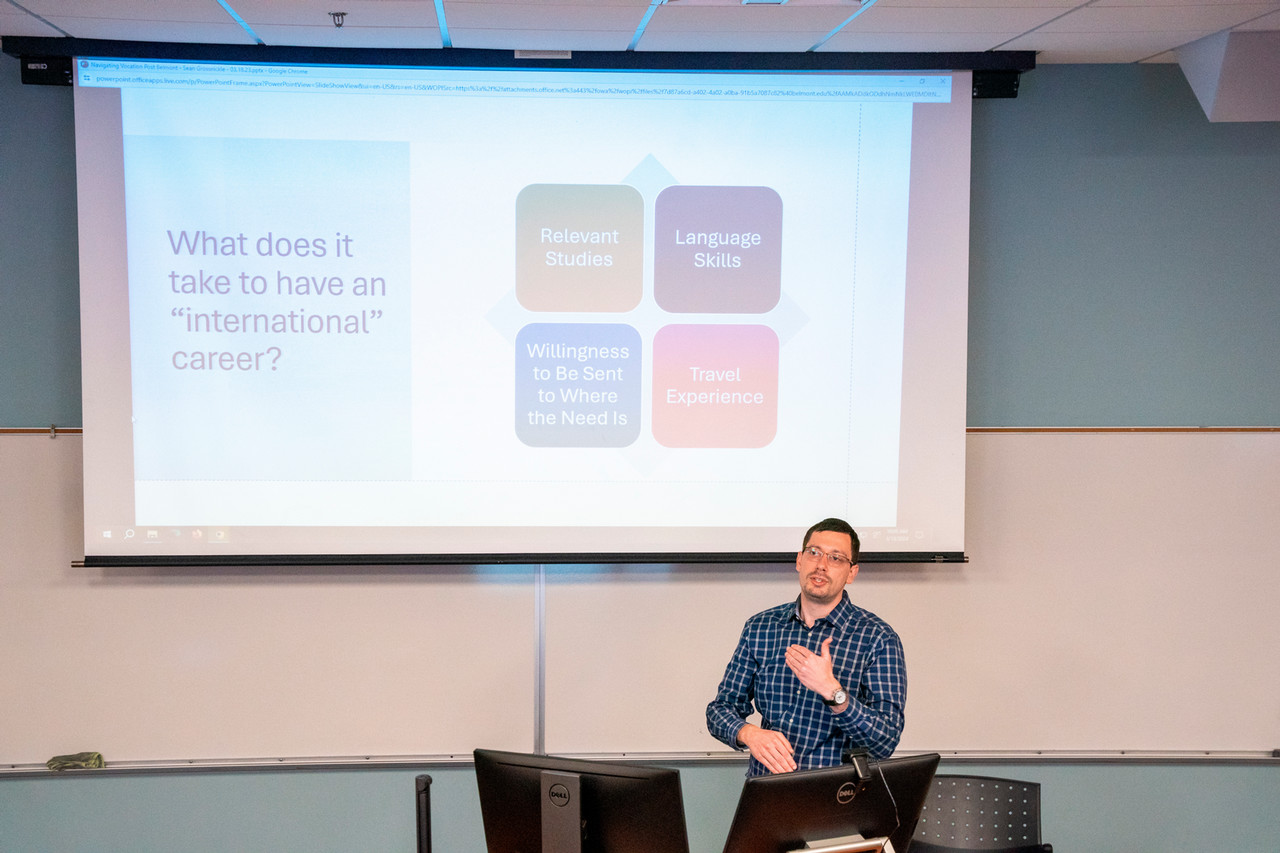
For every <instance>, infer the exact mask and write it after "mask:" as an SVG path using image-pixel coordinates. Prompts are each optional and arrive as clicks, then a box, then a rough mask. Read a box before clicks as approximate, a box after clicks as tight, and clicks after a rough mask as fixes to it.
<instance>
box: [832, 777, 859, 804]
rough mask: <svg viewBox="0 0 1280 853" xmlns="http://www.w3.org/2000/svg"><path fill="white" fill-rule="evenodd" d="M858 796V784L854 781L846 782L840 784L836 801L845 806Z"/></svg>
mask: <svg viewBox="0 0 1280 853" xmlns="http://www.w3.org/2000/svg"><path fill="white" fill-rule="evenodd" d="M856 796H858V786H857V785H855V784H854V783H852V782H845V783H844V784H843V785H841V786H840V790H838V791H836V802H837V803H839V804H840V805H842V806H843V805H846V804H848V803H852V802H853V798H854V797H856Z"/></svg>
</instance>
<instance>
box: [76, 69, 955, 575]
mask: <svg viewBox="0 0 1280 853" xmlns="http://www.w3.org/2000/svg"><path fill="white" fill-rule="evenodd" d="M78 72H79V81H78V90H77V110H78V126H81V125H83V126H86V127H87V126H88V125H90V124H91V117H93V116H105V117H108V118H110V117H112V116H114V117H115V120H116V121H118V122H119V130H118V131H116V132H117V133H118V134H119V137H118V140H117V141H116V143H115V144H116V145H118V146H119V151H120V162H121V167H120V169H121V172H120V175H119V179H118V185H119V189H120V197H121V198H122V200H123V217H124V224H125V227H124V242H125V245H124V257H125V262H124V264H123V266H124V271H123V277H124V279H125V281H124V282H121V283H119V284H124V285H125V287H124V288H123V291H122V292H123V294H127V297H122V298H124V300H125V310H124V312H123V313H124V314H125V315H126V316H127V329H126V330H125V331H123V332H118V333H116V337H115V338H111V336H110V333H106V332H104V333H102V334H103V336H104V337H103V339H102V341H101V342H99V341H98V339H97V335H98V333H97V332H95V331H94V330H92V329H87V330H86V332H85V358H86V365H88V363H89V360H90V359H96V358H100V357H101V358H111V357H113V353H111V352H110V350H111V348H112V347H111V342H112V341H113V340H114V341H116V342H117V343H119V342H123V341H125V340H126V339H127V352H128V358H129V365H128V376H129V380H128V387H127V388H124V387H120V388H117V389H116V390H117V391H118V392H119V395H118V396H111V397H109V398H105V399H104V400H103V402H102V406H103V407H104V413H103V414H102V415H101V423H102V431H103V433H104V434H105V435H114V436H115V439H118V444H117V445H116V448H117V452H119V451H120V450H123V451H124V452H127V453H129V454H130V457H131V459H132V470H131V474H130V479H129V481H128V482H127V483H122V482H120V481H119V479H118V478H117V480H116V481H114V482H107V483H105V484H103V485H101V486H91V485H90V484H89V483H86V490H87V498H86V507H87V509H86V551H87V552H89V551H93V552H101V553H107V554H113V553H130V552H131V550H132V549H137V551H138V552H139V553H141V554H142V555H144V556H145V555H147V554H148V553H172V554H184V553H193V552H203V551H206V550H209V549H214V551H213V552H214V553H226V554H235V553H244V554H266V553H276V552H280V553H289V552H299V553H348V552H350V553H378V552H381V551H386V552H388V553H423V554H431V553H442V554H454V555H456V554H463V555H466V554H471V553H476V554H496V555H502V554H511V553H518V554H537V553H545V552H551V553H569V552H575V551H579V550H585V551H588V552H592V553H616V552H656V553H665V552H693V553H699V552H702V551H708V552H725V551H732V552H743V551H752V550H786V549H794V546H795V545H796V544H797V543H795V542H793V541H791V539H792V538H794V534H795V532H796V529H797V528H799V529H800V530H803V528H804V527H805V526H807V525H808V524H809V523H811V522H812V521H813V520H815V519H816V518H820V517H823V516H826V515H840V516H844V517H847V518H849V519H850V520H851V521H852V522H853V523H854V524H855V525H856V526H859V527H860V528H863V529H867V530H875V531H883V532H884V533H885V535H886V536H888V537H890V538H888V539H885V540H884V541H883V543H882V544H883V545H884V546H885V548H886V549H887V550H910V546H911V545H912V544H916V543H914V542H912V541H909V540H922V539H925V540H928V541H927V544H922V547H925V548H944V549H945V548H950V549H952V550H954V549H956V548H958V547H962V540H960V539H959V538H957V536H956V535H955V530H956V527H957V522H956V518H957V517H958V518H959V519H960V522H961V524H960V526H961V528H962V513H959V514H955V513H953V516H952V517H951V518H950V519H943V520H941V521H940V520H937V519H936V518H934V519H928V520H925V521H923V522H921V521H919V520H913V519H912V518H911V515H912V512H911V511H909V510H908V511H907V512H906V517H904V515H903V512H904V510H903V500H902V498H903V496H902V492H903V484H902V482H901V480H902V476H903V475H902V471H901V468H902V466H901V461H900V460H901V458H902V456H903V453H904V447H903V436H904V434H908V435H909V434H910V430H906V431H905V432H904V425H903V422H902V419H903V412H904V396H903V395H904V392H903V388H904V357H906V358H909V357H910V356H909V355H907V356H904V352H906V345H907V341H908V339H909V334H908V326H909V323H908V319H907V305H908V257H909V251H908V243H909V239H908V237H909V234H911V233H912V232H911V230H910V227H909V223H910V217H911V212H910V210H909V206H910V204H909V203H910V200H911V198H912V163H913V160H912V150H913V142H914V141H915V140H913V127H914V126H915V121H914V119H915V115H916V113H915V110H916V109H917V108H918V107H919V106H920V105H934V104H938V105H948V104H951V102H952V93H953V88H954V87H953V80H952V78H951V76H950V75H938V74H933V75H926V76H913V77H905V76H902V75H882V76H870V77H859V76H853V75H835V76H825V75H820V76H816V77H812V76H804V75H800V76H794V77H793V76H775V75H763V74H756V75H753V74H732V75H723V74H722V75H711V79H708V77H707V76H706V75H703V76H696V75H687V74H678V73H666V74H637V73H618V72H611V73H603V72H596V73H592V74H588V73H585V72H575V73H571V72H537V73H534V72H528V71H502V70H482V71H474V70H468V71H461V70H439V69H435V70H432V69H414V70H408V69H369V68H340V67H322V66H290V67H276V66H253V65H219V66H214V67H203V66H198V65H191V64H182V63H166V62H135V61H121V60H80V61H79V62H78ZM81 112H82V113H83V115H81ZM105 124H106V125H109V124H110V122H109V121H108V122H105ZM965 126H966V127H967V125H965ZM96 132H100V133H110V132H111V131H110V128H109V127H107V128H106V129H99V130H97V131H96ZM917 156H918V155H917ZM82 181H83V177H82ZM102 182H103V183H105V184H107V185H109V186H110V185H113V182H112V180H111V179H110V178H107V179H102ZM81 192H82V196H83V195H85V194H86V188H85V186H84V184H83V182H82V190H81ZM81 201H82V219H81V221H82V228H83V227H85V220H86V217H85V213H84V210H83V208H84V207H85V205H86V204H92V201H91V200H86V199H85V198H82V200H81ZM101 204H102V205H103V206H104V207H105V208H106V209H107V211H108V212H109V211H110V208H111V205H112V204H113V202H112V201H111V200H110V199H107V200H105V201H103V202H101ZM89 227H94V226H89ZM103 239H107V237H104V238H103ZM91 242H92V241H91ZM84 252H85V249H84V248H83V247H82V256H83V254H84ZM85 265H86V264H85V261H84V259H83V257H82V267H85ZM103 266H104V269H106V270H108V271H107V272H104V274H103V275H102V276H101V278H102V282H101V283H100V284H97V285H95V284H93V283H92V281H90V282H89V283H87V284H86V285H85V287H86V288H90V287H101V288H103V290H104V291H105V292H106V293H107V294H108V295H106V296H98V297H94V298H95V299H104V300H106V301H107V302H108V303H110V301H111V300H112V299H113V298H115V297H112V296H111V295H109V294H110V292H111V288H112V287H115V286H118V283H115V282H113V281H112V280H111V274H110V272H109V267H110V265H109V264H103ZM92 278H93V276H92V275H90V276H89V279H92ZM961 290H963V288H961ZM962 326H963V317H961V327H962ZM961 340H963V332H961ZM961 358H963V356H962V355H961ZM94 396H95V395H90V394H88V393H86V425H87V426H88V423H89V420H90V414H89V411H88V409H89V408H90V402H89V400H90V398H91V397H94ZM952 396H954V395H952ZM962 399H963V395H962V394H961V400H962ZM95 405H96V404H95ZM962 417H963V412H962V411H961V418H962ZM961 423H962V421H961ZM126 424H127V426H126ZM86 432H87V433H88V432H89V430H88V429H86ZM946 440H947V441H950V442H952V443H953V444H954V443H955V442H957V441H962V440H963V435H962V434H961V435H959V436H950V437H948V438H947V439H946ZM88 452H89V451H88V450H87V453H88ZM90 468H91V466H89V465H87V470H90ZM942 473H946V474H947V476H949V477H952V478H953V479H954V480H956V481H957V482H962V479H963V465H962V463H961V464H960V466H959V472H958V474H957V473H956V472H950V473H948V472H942ZM94 488H97V489H99V490H100V491H99V492H97V493H96V494H98V495H99V497H97V498H94V497H93V496H92V495H89V494H88V492H89V491H90V490H91V489H94ZM907 491H908V492H909V491H911V487H910V486H909V487H908V488H907ZM494 531H497V535H498V536H499V537H500V538H501V541H499V542H494V541H490V540H487V539H486V537H490V536H491V535H494ZM751 531H755V532H751ZM708 532H710V533H711V537H710V539H708V538H706V535H707V534H708ZM939 534H941V535H939ZM877 535H878V534H877ZM895 535H896V536H898V537H899V538H901V539H902V540H904V541H903V542H902V543H899V544H902V545H903V546H904V547H902V548H895V547H891V546H893V545H894V544H895V543H894V542H893V541H892V537H893V536H895ZM875 538H876V537H875V536H873V540H872V542H874V540H875ZM775 543H776V545H775ZM869 544H870V543H869ZM148 545H150V546H152V548H153V551H151V552H148V551H147V550H146V548H147V546H148Z"/></svg>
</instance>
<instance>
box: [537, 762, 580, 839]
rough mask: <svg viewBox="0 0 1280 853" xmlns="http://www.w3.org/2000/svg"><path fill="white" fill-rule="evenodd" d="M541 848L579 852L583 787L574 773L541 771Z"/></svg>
mask: <svg viewBox="0 0 1280 853" xmlns="http://www.w3.org/2000/svg"><path fill="white" fill-rule="evenodd" d="M539 790H540V791H541V792H542V849H543V850H544V851H555V853H582V796H581V794H582V786H581V779H580V778H579V777H578V774H577V773H562V772H560V771H557V770H543V771H542V780H541V782H540V783H539Z"/></svg>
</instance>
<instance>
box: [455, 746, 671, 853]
mask: <svg viewBox="0 0 1280 853" xmlns="http://www.w3.org/2000/svg"><path fill="white" fill-rule="evenodd" d="M474 757H475V773H476V786H477V789H478V790H479V793H480V814H481V819H482V822H483V824H484V834H485V843H486V845H487V849H488V850H489V851H491V853H511V851H515V850H520V851H537V850H540V849H541V847H542V787H541V785H540V784H539V780H540V778H541V774H542V772H543V771H552V772H556V773H572V774H577V775H578V776H579V777H580V791H581V809H582V828H583V836H584V837H583V844H582V851H583V853H689V837H688V830H687V828H686V825H685V816H684V797H683V793H682V791H681V788H680V771H679V770H676V769H674V768H670V767H657V766H654V765H650V764H638V763H637V764H631V763H622V762H612V761H599V760H588V759H579V758H565V757H560V756H551V755H540V754H533V753H519V752H505V751H502V750H492V749H477V750H475V753H474ZM640 792H643V794H644V795H643V796H636V794H637V793H640ZM548 853H550V852H549V851H548Z"/></svg>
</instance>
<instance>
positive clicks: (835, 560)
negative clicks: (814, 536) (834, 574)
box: [800, 545, 853, 569]
mask: <svg viewBox="0 0 1280 853" xmlns="http://www.w3.org/2000/svg"><path fill="white" fill-rule="evenodd" d="M800 553H801V554H802V555H803V556H804V558H805V559H806V560H808V561H809V562H811V563H821V562H822V561H823V560H824V559H825V560H826V561H827V563H828V565H831V566H834V567H835V568H837V569H847V568H849V566H852V565H853V560H850V559H849V558H848V557H846V556H845V555H844V554H839V553H832V554H828V553H827V552H826V551H822V550H819V549H817V548H815V547H813V546H812V545H810V546H809V547H808V548H805V549H804V550H803V551H801V552H800Z"/></svg>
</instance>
